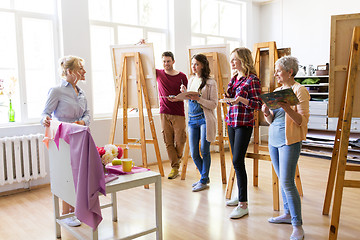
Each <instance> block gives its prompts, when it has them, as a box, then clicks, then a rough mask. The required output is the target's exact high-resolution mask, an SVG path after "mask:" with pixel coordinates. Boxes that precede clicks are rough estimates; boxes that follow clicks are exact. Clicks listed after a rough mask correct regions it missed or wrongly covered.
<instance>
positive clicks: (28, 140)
mask: <svg viewBox="0 0 360 240" xmlns="http://www.w3.org/2000/svg"><path fill="white" fill-rule="evenodd" d="M43 138H44V134H36V135H27V136H15V137H4V138H0V186H2V185H5V184H12V183H16V182H17V183H20V182H24V181H26V182H27V181H30V180H34V179H38V178H43V177H45V176H46V167H45V153H44V144H43V142H42V140H43Z"/></svg>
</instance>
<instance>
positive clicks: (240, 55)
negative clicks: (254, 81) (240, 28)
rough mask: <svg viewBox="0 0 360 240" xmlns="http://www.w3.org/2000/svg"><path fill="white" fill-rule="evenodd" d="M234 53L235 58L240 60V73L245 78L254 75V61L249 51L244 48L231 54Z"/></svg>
mask: <svg viewBox="0 0 360 240" xmlns="http://www.w3.org/2000/svg"><path fill="white" fill-rule="evenodd" d="M233 53H235V57H236V58H237V59H238V60H240V62H241V68H242V72H243V74H244V75H245V76H247V75H250V74H255V75H256V70H255V66H254V60H253V58H252V55H251V51H250V50H249V49H247V48H245V47H241V48H235V49H234V50H233V51H232V52H231V54H233Z"/></svg>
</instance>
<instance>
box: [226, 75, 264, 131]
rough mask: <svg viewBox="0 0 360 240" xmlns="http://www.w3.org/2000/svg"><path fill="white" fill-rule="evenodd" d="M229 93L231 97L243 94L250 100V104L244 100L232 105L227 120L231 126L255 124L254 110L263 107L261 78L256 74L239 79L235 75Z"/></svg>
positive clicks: (229, 86) (229, 85)
mask: <svg viewBox="0 0 360 240" xmlns="http://www.w3.org/2000/svg"><path fill="white" fill-rule="evenodd" d="M227 94H228V95H229V96H230V97H231V98H236V97H238V96H241V97H243V98H246V99H247V100H249V105H245V104H243V103H242V102H239V103H238V104H234V105H230V107H229V112H228V114H227V116H226V119H225V121H226V122H227V124H228V125H229V126H231V127H241V126H249V127H253V126H254V110H255V109H260V108H261V98H260V94H261V85H260V80H259V79H258V77H257V76H256V75H254V74H250V75H249V76H247V77H241V78H240V79H239V80H238V79H237V75H235V76H234V77H233V78H232V79H231V81H230V83H229V84H228V89H227Z"/></svg>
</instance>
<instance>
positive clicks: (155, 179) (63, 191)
mask: <svg viewBox="0 0 360 240" xmlns="http://www.w3.org/2000/svg"><path fill="white" fill-rule="evenodd" d="M60 149H61V151H58V150H57V148H56V146H55V144H54V142H50V144H49V160H50V164H49V165H50V182H51V192H52V193H53V200H54V216H55V230H56V238H60V237H61V227H64V228H66V229H67V230H68V231H69V232H70V233H71V234H72V235H74V236H75V237H76V238H77V239H89V238H90V237H85V238H84V237H83V235H81V234H80V233H79V231H78V228H76V227H69V226H68V225H67V224H66V223H64V221H63V219H65V218H68V217H71V216H74V214H73V213H71V214H67V215H64V216H60V208H59V198H61V199H62V200H65V201H66V202H67V203H69V204H70V205H73V206H75V199H76V195H75V187H74V183H73V177H72V174H71V166H70V149H69V145H68V144H66V143H65V142H64V141H63V140H62V139H61V140H60ZM152 183H154V184H155V211H156V224H155V227H153V228H151V229H148V230H145V231H142V232H139V233H136V234H133V235H130V236H127V237H125V238H121V239H134V238H137V237H140V236H144V235H147V234H150V233H153V232H156V239H158V240H161V239H162V199H161V175H160V174H159V173H157V172H152V171H147V172H141V173H135V174H129V175H120V176H119V178H118V179H116V180H114V181H111V182H109V183H107V184H106V194H111V203H109V204H106V205H102V206H101V208H102V209H103V208H108V207H112V217H113V218H112V220H113V221H114V222H116V221H117V201H116V193H117V192H119V191H122V190H126V189H130V188H135V187H139V186H143V185H147V184H152ZM90 229H91V228H90ZM91 239H93V240H97V239H98V229H96V230H95V231H92V236H91Z"/></svg>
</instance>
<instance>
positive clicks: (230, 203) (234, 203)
mask: <svg viewBox="0 0 360 240" xmlns="http://www.w3.org/2000/svg"><path fill="white" fill-rule="evenodd" d="M237 205H239V199H238V198H237V197H236V198H234V199H231V200H228V201H226V206H237Z"/></svg>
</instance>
